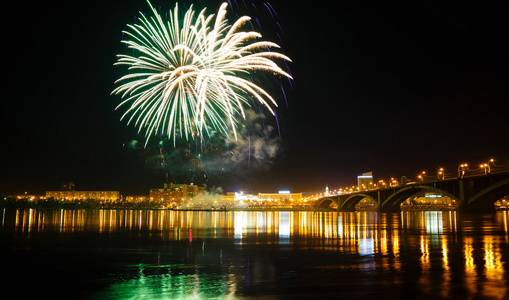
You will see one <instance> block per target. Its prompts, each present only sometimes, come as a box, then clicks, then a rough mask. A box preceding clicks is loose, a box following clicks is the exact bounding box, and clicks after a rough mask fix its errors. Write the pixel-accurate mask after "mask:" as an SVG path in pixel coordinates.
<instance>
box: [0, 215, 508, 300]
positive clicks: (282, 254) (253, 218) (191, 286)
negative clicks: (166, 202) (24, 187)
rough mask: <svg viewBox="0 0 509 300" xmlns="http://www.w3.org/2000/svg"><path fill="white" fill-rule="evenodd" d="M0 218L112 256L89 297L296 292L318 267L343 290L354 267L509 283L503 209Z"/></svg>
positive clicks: (19, 236)
mask: <svg viewBox="0 0 509 300" xmlns="http://www.w3.org/2000/svg"><path fill="white" fill-rule="evenodd" d="M1 218H2V220H1V222H0V224H1V232H2V240H1V241H2V243H11V244H12V245H13V247H12V249H18V248H16V247H15V246H16V245H18V244H26V245H30V246H31V247H30V248H23V249H33V251H38V249H39V248H38V245H39V244H37V243H35V242H33V241H34V240H36V241H41V244H43V245H44V247H51V246H48V245H47V243H45V241H46V239H47V238H48V236H53V235H57V236H58V238H59V240H58V244H56V245H55V248H50V251H52V252H55V253H57V254H58V253H59V254H62V255H63V254H65V255H67V256H72V255H73V254H72V253H71V254H70V253H66V252H65V251H70V250H68V249H74V248H72V247H71V246H69V245H71V244H74V243H75V242H77V241H78V242H79V241H83V242H81V244H80V245H82V248H83V249H81V250H80V251H83V253H87V257H90V262H89V263H90V264H91V265H94V266H96V265H95V264H98V263H97V260H98V259H100V260H101V261H102V263H101V265H99V269H100V268H103V267H104V268H106V267H111V269H108V270H107V271H104V272H103V273H102V275H100V277H99V278H92V279H91V280H94V281H99V282H103V283H104V285H105V286H106V287H105V288H102V289H100V290H98V291H96V292H95V293H94V295H93V296H94V297H95V296H104V297H106V298H124V297H126V296H128V297H130V298H193V297H194V298H204V297H207V298H242V297H244V296H245V297H255V298H256V297H257V296H260V295H264V294H265V293H269V292H270V293H271V294H275V295H278V294H279V293H285V295H286V293H290V294H292V293H294V294H295V295H301V294H306V293H315V292H316V288H317V287H318V288H319V287H320V285H323V287H327V283H326V282H324V281H323V280H322V279H323V277H329V278H339V277H341V278H342V280H341V281H335V284H337V285H338V286H339V287H342V288H344V289H345V290H350V291H351V289H348V288H349V286H350V285H354V286H356V288H357V289H358V290H356V292H355V293H356V294H354V295H352V294H351V293H352V292H350V294H348V295H349V296H352V297H353V296H355V297H361V296H363V295H364V294H362V293H367V292H368V290H367V289H366V286H365V285H366V284H367V283H366V282H365V281H364V279H363V280H361V279H360V278H370V280H371V281H370V283H369V284H368V286H371V287H372V291H371V292H372V293H374V294H376V293H377V292H378V291H379V290H380V289H382V290H383V289H384V288H387V287H389V286H390V287H391V289H393V290H394V293H395V294H393V295H392V296H395V297H396V298H398V295H399V296H400V297H399V298H401V295H403V294H404V295H405V296H406V297H410V298H412V297H415V296H416V295H421V294H422V295H439V296H440V297H442V298H453V297H455V296H456V293H457V291H462V294H461V295H460V296H461V297H463V296H464V297H466V298H476V297H477V298H483V297H492V298H494V299H499V298H500V299H502V298H504V297H505V296H507V295H508V293H509V290H508V286H509V280H508V277H509V275H508V272H506V271H507V268H508V265H507V261H508V259H509V240H508V231H509V225H508V220H509V215H508V212H497V213H496V215H479V216H469V215H463V216H462V215H458V214H457V213H456V212H453V211H447V212H440V211H426V212H410V211H406V212H401V213H396V214H391V213H377V212H354V213H348V212H302V211H301V212H288V211H286V212H285V211H279V212H278V211H249V212H247V211H229V212H225V211H195V212H193V211H156V210H33V209H27V210H3V212H2V214H1ZM66 241H69V242H68V244H69V245H67V244H65V243H66ZM92 241H93V242H92ZM62 244H63V245H64V247H62ZM89 244H90V245H89ZM65 246H66V247H65ZM19 249H22V248H21V247H19ZM59 251H60V252H59ZM73 251H77V250H73ZM80 253H82V252H80ZM7 254H9V255H10V254H12V253H7ZM108 254H110V256H108V257H109V258H108V259H104V258H103V257H104V255H108ZM66 263H67V262H66ZM13 268H14V267H13ZM338 282H339V283H338ZM338 289H339V288H338ZM409 291H412V292H409ZM413 291H416V292H415V293H417V294H412V293H413ZM336 292H337V293H339V291H338V290H336ZM402 293H403V294H402ZM405 293H410V294H405ZM388 295H391V292H390V291H389V292H388ZM324 296H327V295H324ZM329 296H330V295H329ZM364 296H365V295H364ZM368 296H369V295H368ZM387 297H389V296H387ZM368 298H369V297H368Z"/></svg>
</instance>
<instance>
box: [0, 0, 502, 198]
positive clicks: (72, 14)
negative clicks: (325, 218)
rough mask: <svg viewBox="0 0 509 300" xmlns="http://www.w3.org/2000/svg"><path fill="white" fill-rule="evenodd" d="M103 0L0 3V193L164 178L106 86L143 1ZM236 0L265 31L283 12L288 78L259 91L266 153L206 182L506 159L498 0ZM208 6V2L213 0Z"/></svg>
mask: <svg viewBox="0 0 509 300" xmlns="http://www.w3.org/2000/svg"><path fill="white" fill-rule="evenodd" d="M102 2H103V1H81V2H79V4H77V2H63V1H58V3H54V2H51V1H50V2H48V1H25V2H22V3H19V4H18V6H17V7H16V8H11V9H10V10H7V11H4V14H3V17H2V18H3V19H2V28H3V30H2V47H1V50H0V51H1V54H2V60H3V63H2V65H3V71H4V72H3V73H4V77H5V75H6V76H7V80H5V79H4V80H3V82H2V85H3V87H2V95H3V96H2V100H1V118H0V122H1V126H2V128H3V129H4V130H3V135H2V138H1V141H2V145H1V149H2V150H1V156H0V176H1V178H0V194H6V195H9V194H20V193H24V192H28V193H29V194H34V193H35V194H43V193H44V192H45V191H46V190H58V189H60V184H61V183H62V182H65V181H73V182H74V183H75V184H76V189H77V190H120V191H121V193H122V194H124V195H132V194H148V190H149V189H150V188H155V187H162V184H163V182H164V181H165V177H164V172H161V170H157V168H155V167H154V164H155V161H154V160H153V159H150V157H151V156H154V155H155V153H156V152H157V151H158V150H157V149H156V148H150V147H149V148H147V149H140V148H139V147H138V149H131V148H129V147H127V146H126V145H128V144H129V143H130V142H131V141H132V140H139V139H140V136H139V135H137V129H136V128H134V127H133V126H127V125H126V122H125V121H124V122H121V121H120V117H121V115H122V111H121V110H120V111H115V107H116V106H117V104H118V103H119V102H120V97H119V96H115V95H110V93H111V92H112V90H113V89H114V87H115V85H114V81H115V80H116V79H118V77H119V76H121V75H122V74H124V72H125V69H123V68H120V67H118V66H113V63H114V62H115V61H116V55H117V54H118V53H125V46H124V45H122V44H121V43H120V40H121V37H122V35H121V31H122V30H125V29H127V27H126V24H128V23H129V24H132V23H133V21H134V18H135V17H136V16H138V12H139V11H143V12H145V13H147V14H148V13H149V7H148V5H147V4H146V2H145V1H138V0H137V1H133V0H131V1H107V2H108V4H104V3H102ZM231 2H232V3H235V1H231ZM237 2H238V3H242V1H237ZM247 2H248V3H256V5H258V6H259V11H257V10H254V9H251V10H250V11H252V12H253V14H258V15H259V17H260V19H259V21H260V22H261V25H262V28H261V29H260V30H259V31H260V32H261V33H262V35H263V36H264V38H265V37H267V39H269V38H272V37H276V36H275V35H274V31H273V30H271V29H270V28H273V26H274V22H275V21H277V22H278V23H279V24H280V26H281V28H282V35H280V37H281V40H277V39H276V40H274V41H275V42H276V43H278V44H281V45H282V50H281V51H282V52H283V53H285V54H287V55H288V56H289V57H290V58H291V59H292V61H293V62H292V63H290V64H289V67H290V70H291V72H292V75H293V77H294V87H292V86H290V85H289V84H287V83H288V82H287V81H286V83H285V84H286V85H285V94H286V101H287V103H288V105H286V103H285V100H284V98H283V96H282V93H281V90H280V89H279V86H277V85H276V86H275V87H267V88H268V90H270V91H275V94H274V96H275V97H276V98H277V101H278V103H279V104H280V106H279V108H278V110H277V114H278V122H279V129H280V132H281V134H280V135H281V137H280V140H279V142H278V144H277V145H278V152H277V156H275V157H274V158H272V159H268V160H265V161H263V163H260V164H258V163H257V162H256V161H255V159H254V158H252V159H251V160H250V161H249V168H248V160H247V158H246V159H245V160H244V161H241V162H239V166H238V168H235V169H231V171H230V172H229V174H227V175H225V176H223V177H224V178H222V179H221V180H218V178H219V177H221V176H219V175H217V174H216V175H215V177H214V174H209V176H210V178H211V179H214V180H215V182H213V181H214V180H211V182H210V183H209V187H212V186H214V187H217V186H221V187H222V188H223V191H224V192H226V191H235V190H237V191H238V190H246V191H253V192H262V191H264V192H271V191H277V190H280V189H290V190H292V191H294V192H316V191H322V190H324V188H325V185H328V186H329V187H330V188H336V187H343V186H349V185H353V184H355V183H356V176H357V175H360V174H361V173H363V172H368V171H373V175H374V177H375V180H378V179H388V178H390V177H396V178H399V177H401V176H402V175H405V176H407V177H409V178H415V176H416V174H417V173H419V172H421V171H423V170H426V171H427V172H428V173H434V172H435V171H436V170H437V168H439V167H445V168H446V170H448V171H449V172H455V171H456V167H457V166H458V164H460V163H464V162H468V163H470V164H471V165H478V164H479V163H481V162H485V161H487V160H488V159H489V158H494V159H495V162H496V164H509V130H508V129H509V126H508V122H509V89H508V83H509V74H508V63H509V54H508V53H509V51H508V46H509V34H508V33H507V30H508V29H509V19H508V18H507V15H508V13H509V9H508V8H509V4H507V3H506V4H504V5H503V4H494V3H495V2H493V3H492V2H489V1H488V2H487V1H483V2H479V3H477V4H476V5H473V4H465V3H461V4H452V3H451V4H447V3H437V2H436V1H406V2H404V3H397V4H396V3H393V4H390V3H389V4H388V3H385V2H383V3H382V2H380V1H370V2H366V1H340V2H338V4H335V5H334V6H325V5H323V4H321V2H318V1H311V2H308V3H307V4H304V3H305V2H303V1H291V2H286V1H277V2H271V4H272V6H273V7H274V9H275V10H276V12H277V15H274V18H275V20H273V19H272V18H271V17H267V16H268V15H267V11H263V5H262V4H261V3H262V2H257V1H251V2H249V1H247ZM410 2H415V3H410ZM500 2H502V1H500ZM152 3H153V5H154V7H159V6H161V9H162V11H164V10H168V9H172V8H173V7H174V2H173V1H153V2H152ZM189 3H190V2H189V1H186V5H189ZM197 3H198V4H197V5H198V6H199V7H201V6H203V4H200V3H199V2H197ZM205 3H206V4H207V6H208V7H209V9H208V12H209V13H212V12H215V11H217V9H218V7H219V4H220V2H219V1H218V2H215V1H205ZM285 3H289V4H285ZM297 3H299V4H297ZM252 16H253V15H252ZM253 17H254V16H253ZM227 18H228V19H229V20H234V19H235V15H234V14H233V13H232V11H231V9H229V11H228V14H227ZM264 22H265V23H264ZM265 24H267V25H266V26H265ZM271 40H272V39H271ZM283 81H284V80H282V82H283ZM259 165H262V167H259ZM239 170H242V171H239ZM236 172H239V173H238V174H237V173H236ZM177 179H179V180H181V178H170V181H174V182H175V181H176V180H177Z"/></svg>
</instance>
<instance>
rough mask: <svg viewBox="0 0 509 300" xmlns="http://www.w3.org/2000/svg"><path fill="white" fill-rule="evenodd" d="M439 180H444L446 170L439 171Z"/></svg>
mask: <svg viewBox="0 0 509 300" xmlns="http://www.w3.org/2000/svg"><path fill="white" fill-rule="evenodd" d="M437 178H438V180H440V179H442V180H443V179H444V178H445V173H444V168H440V169H438V174H437Z"/></svg>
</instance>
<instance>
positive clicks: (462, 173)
mask: <svg viewBox="0 0 509 300" xmlns="http://www.w3.org/2000/svg"><path fill="white" fill-rule="evenodd" d="M467 167H468V164H461V165H459V166H458V178H459V179H463V177H464V176H465V171H466V170H465V169H466V168H467Z"/></svg>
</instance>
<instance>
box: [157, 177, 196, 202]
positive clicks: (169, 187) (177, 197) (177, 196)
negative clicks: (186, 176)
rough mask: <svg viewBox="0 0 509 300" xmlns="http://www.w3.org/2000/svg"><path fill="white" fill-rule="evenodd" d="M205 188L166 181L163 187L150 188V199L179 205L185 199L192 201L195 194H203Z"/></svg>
mask: <svg viewBox="0 0 509 300" xmlns="http://www.w3.org/2000/svg"><path fill="white" fill-rule="evenodd" d="M204 192H205V188H203V187H199V186H197V185H194V184H192V183H191V184H185V183H180V184H178V183H173V182H170V183H165V184H164V187H163V188H162V189H157V188H155V189H150V194H149V198H150V201H153V202H158V203H165V204H169V205H178V204H180V203H181V202H183V201H190V200H192V199H193V198H194V197H195V196H197V195H199V194H203V193H204Z"/></svg>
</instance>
